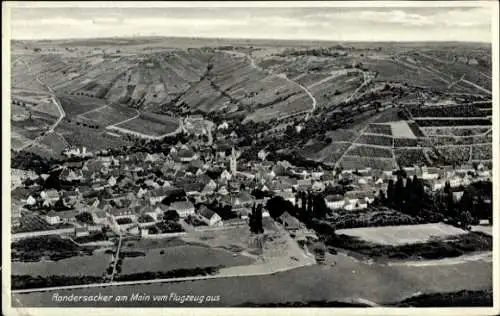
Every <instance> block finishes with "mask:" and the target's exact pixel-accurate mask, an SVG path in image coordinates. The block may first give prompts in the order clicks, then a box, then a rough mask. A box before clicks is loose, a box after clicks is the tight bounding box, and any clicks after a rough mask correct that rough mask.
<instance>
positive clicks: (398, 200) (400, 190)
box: [394, 176, 404, 211]
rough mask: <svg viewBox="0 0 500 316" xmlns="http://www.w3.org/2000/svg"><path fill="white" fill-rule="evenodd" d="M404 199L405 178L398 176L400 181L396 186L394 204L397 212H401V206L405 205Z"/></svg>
mask: <svg viewBox="0 0 500 316" xmlns="http://www.w3.org/2000/svg"><path fill="white" fill-rule="evenodd" d="M403 198H404V185H403V177H402V176H398V180H397V181H396V185H395V187H394V204H395V207H396V209H397V210H399V211H401V206H402V204H403Z"/></svg>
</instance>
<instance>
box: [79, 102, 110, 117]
mask: <svg viewBox="0 0 500 316" xmlns="http://www.w3.org/2000/svg"><path fill="white" fill-rule="evenodd" d="M107 107H109V105H107V104H106V105H103V106H100V107H98V108H96V109H92V110H90V111H87V112H85V113H82V114H78V115H77V116H78V117H83V118H85V115H87V114H89V113H92V112H96V111H99V110H102V109H105V108H107Z"/></svg>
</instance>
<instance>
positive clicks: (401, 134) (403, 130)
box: [390, 121, 415, 138]
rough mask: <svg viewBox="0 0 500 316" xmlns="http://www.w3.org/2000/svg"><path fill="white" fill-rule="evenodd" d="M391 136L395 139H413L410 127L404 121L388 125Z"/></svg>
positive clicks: (413, 135)
mask: <svg viewBox="0 0 500 316" xmlns="http://www.w3.org/2000/svg"><path fill="white" fill-rule="evenodd" d="M390 126H391V129H392V135H394V137H397V138H415V134H413V132H412V130H411V128H410V126H408V123H407V122H405V121H398V122H392V123H390Z"/></svg>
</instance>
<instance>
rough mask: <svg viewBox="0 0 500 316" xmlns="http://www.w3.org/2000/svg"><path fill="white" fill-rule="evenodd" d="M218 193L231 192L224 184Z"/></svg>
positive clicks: (226, 193)
mask: <svg viewBox="0 0 500 316" xmlns="http://www.w3.org/2000/svg"><path fill="white" fill-rule="evenodd" d="M218 193H219V194H220V195H228V194H229V191H228V190H227V188H226V187H225V186H222V187H221V188H220V189H219V191H218Z"/></svg>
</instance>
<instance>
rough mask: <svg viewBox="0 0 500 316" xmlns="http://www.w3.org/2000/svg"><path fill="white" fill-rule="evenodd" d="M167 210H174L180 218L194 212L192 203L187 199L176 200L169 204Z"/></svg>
mask: <svg viewBox="0 0 500 316" xmlns="http://www.w3.org/2000/svg"><path fill="white" fill-rule="evenodd" d="M169 210H174V211H176V212H177V213H178V214H179V216H180V217H181V218H184V217H187V216H188V215H193V214H194V205H193V204H191V202H189V201H177V202H173V203H172V204H170V206H169Z"/></svg>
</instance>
